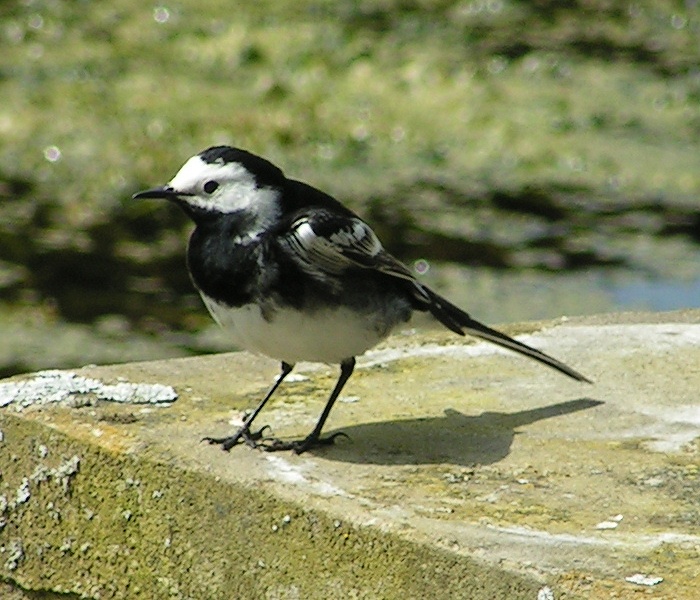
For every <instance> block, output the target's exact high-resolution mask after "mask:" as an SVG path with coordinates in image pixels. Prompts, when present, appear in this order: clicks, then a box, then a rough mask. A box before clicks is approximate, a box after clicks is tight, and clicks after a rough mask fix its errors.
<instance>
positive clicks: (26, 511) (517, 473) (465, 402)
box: [0, 312, 700, 600]
mask: <svg viewBox="0 0 700 600" xmlns="http://www.w3.org/2000/svg"><path fill="white" fill-rule="evenodd" d="M510 332H511V333H516V334H524V336H523V338H522V339H524V340H525V341H527V342H528V343H531V344H533V345H536V346H537V347H540V348H542V349H544V350H545V351H547V352H550V353H552V354H554V355H555V356H557V357H558V358H561V359H563V360H565V361H567V362H569V363H570V364H571V365H572V366H574V367H576V368H577V369H579V370H581V371H582V372H583V373H584V374H586V375H589V376H590V377H592V378H593V379H594V380H595V381H596V384H595V385H594V386H587V385H583V384H577V383H575V382H571V381H568V380H567V379H566V378H563V377H561V376H560V375H558V374H557V373H554V372H550V371H549V370H547V369H544V368H541V367H539V366H538V365H537V364H535V363H532V362H530V361H526V360H523V359H521V358H519V357H517V356H513V355H511V354H505V353H502V352H500V351H499V350H497V349H494V348H492V347H491V346H488V345H486V344H464V342H463V340H460V339H458V338H456V337H455V336H451V335H449V334H443V333H434V334H433V333H430V334H423V335H416V334H411V333H407V334H404V335H397V336H395V337H393V338H392V339H391V340H390V342H389V344H388V345H386V346H384V347H383V348H380V349H378V350H376V351H374V352H372V353H370V354H368V355H367V356H366V357H364V358H363V359H362V360H361V361H360V368H359V369H358V371H357V373H356V375H355V376H354V377H353V379H352V380H351V381H350V383H349V385H348V387H347V390H346V394H347V395H346V396H344V397H342V398H341V401H340V402H339V403H338V406H337V407H336V408H335V409H334V412H333V413H332V414H331V418H330V420H329V423H328V431H329V432H332V431H333V430H342V431H344V432H346V433H347V434H348V435H349V436H350V440H339V442H338V444H337V445H336V446H334V447H330V448H327V449H323V450H319V451H317V452H313V453H309V454H305V455H302V456H295V455H292V454H288V453H284V454H265V453H262V452H257V451H252V450H250V449H248V448H243V447H239V448H236V449H234V450H233V451H232V452H231V453H229V454H227V453H224V452H221V451H220V450H219V449H218V448H216V447H211V446H208V445H205V444H200V443H199V440H200V439H201V438H202V437H203V436H204V435H220V434H225V433H227V432H229V431H231V430H232V429H233V427H234V425H232V424H231V423H230V421H231V420H232V419H235V418H236V417H237V416H239V415H240V412H241V411H242V410H243V409H246V408H250V407H251V406H253V405H254V404H255V403H256V401H257V400H258V398H259V397H260V395H261V393H263V392H264V390H265V388H266V387H267V386H268V385H269V383H270V382H271V380H272V378H273V377H274V375H275V374H276V372H277V365H276V364H275V363H273V362H272V361H267V360H265V359H260V358H256V357H252V356H249V355H247V354H225V355H217V356H209V357H201V358H196V359H176V360H171V361H161V362H151V363H138V364H129V365H117V366H109V367H87V368H84V369H78V370H76V371H75V375H76V377H78V378H85V380H90V381H97V382H98V383H99V384H100V385H102V384H104V386H102V387H100V386H96V385H93V384H90V385H92V387H90V385H86V386H83V387H82V388H81V387H80V386H78V387H75V388H73V389H72V393H70V394H68V395H67V397H63V399H59V398H58V396H57V395H56V396H55V393H56V390H55V389H53V390H52V392H51V394H48V393H43V394H42V393H39V395H38V396H37V402H31V401H29V400H26V398H25V400H24V401H23V403H24V405H25V406H24V407H23V408H22V409H21V410H19V406H20V402H19V400H17V398H18V397H19V396H14V397H13V399H11V400H9V401H8V400H7V399H8V398H9V397H10V395H11V394H10V390H11V389H16V388H10V387H7V386H8V384H9V385H16V384H18V383H19V382H24V384H23V385H25V387H26V386H28V385H29V384H28V383H27V382H31V381H36V379H37V377H36V376H35V375H27V376H24V377H18V378H14V379H12V380H7V381H5V382H2V383H1V384H0V404H2V403H5V402H3V400H2V399H3V398H5V401H6V403H7V406H6V407H5V408H4V409H3V410H2V412H0V431H2V442H1V443H0V468H1V469H2V479H1V480H0V513H2V521H1V523H2V526H1V528H0V576H2V577H3V578H5V580H6V585H7V584H12V586H14V587H13V590H14V591H13V592H12V593H13V594H22V595H17V596H16V597H17V598H18V599H20V598H23V597H24V595H23V592H21V591H19V588H20V587H21V588H25V589H27V590H34V591H42V592H44V593H46V594H48V595H46V596H45V597H47V598H50V597H52V594H72V595H74V596H75V597H85V598H149V599H152V598H156V599H158V598H183V599H184V598H197V599H200V598H237V597H251V598H347V597H368V598H397V597H409V598H413V597H416V598H418V597H426V596H432V597H436V598H470V599H473V600H478V599H481V598H483V599H487V598H488V599H495V598H508V599H511V598H512V599H516V600H517V599H520V598H522V599H530V600H543V599H546V598H558V599H560V598H568V599H571V598H610V597H617V598H638V597H639V592H640V591H643V592H645V593H644V596H645V597H649V598H659V599H660V598H674V599H681V600H682V599H685V598H687V599H688V600H690V599H691V598H697V597H698V596H699V595H700V583H699V581H700V572H699V570H700V567H698V565H700V510H699V509H698V503H697V499H698V497H700V448H699V444H698V437H697V436H698V435H700V428H699V426H700V407H699V405H698V390H699V389H700V369H699V368H698V365H700V313H698V312H688V313H682V314H663V315H613V316H609V317H608V316H606V317H598V318H595V319H587V320H577V321H575V322H566V323H556V324H548V325H546V326H543V325H542V324H538V325H535V324H529V325H528V324H526V325H521V326H515V327H512V328H510ZM296 372H298V373H299V374H300V375H301V377H298V378H297V379H296V380H295V381H292V382H290V383H289V384H288V385H286V386H285V387H284V388H283V389H282V390H281V393H280V394H279V396H278V397H277V399H276V401H273V403H272V405H271V406H270V407H269V409H266V411H265V412H263V413H262V414H261V417H260V424H264V423H268V424H270V425H271V426H272V428H273V430H274V432H275V434H276V435H279V436H302V435H305V434H306V433H307V432H308V430H309V429H310V428H311V427H312V425H313V423H314V422H315V420H316V418H317V416H318V413H319V412H320V410H321V408H322V406H323V404H324V402H325V398H326V396H327V393H328V391H329V389H330V388H331V387H332V384H333V381H334V378H335V377H336V374H337V371H336V369H335V368H330V367H328V368H327V367H324V366H318V365H300V366H299V367H298V368H297V370H296ZM81 381H82V380H81ZM130 383H138V384H159V385H162V386H173V388H174V389H175V390H176V392H177V394H178V396H179V397H178V399H177V400H176V401H175V402H167V401H165V400H164V398H165V397H166V396H167V394H165V395H164V396H161V395H160V394H161V392H162V391H163V388H160V387H159V388H157V390H158V393H157V394H151V395H149V392H148V390H149V388H148V387H147V386H146V387H140V388H135V387H129V386H128V384H130ZM116 386H118V387H116ZM150 389H152V388H150ZM76 390H77V391H76ZM105 390H107V391H105ZM115 390H118V392H117V391H115ZM129 390H132V391H133V390H138V392H134V393H133V394H131V392H129ZM109 394H112V396H109ZM130 394H131V395H130ZM54 396H55V397H54ZM103 397H111V398H112V401H107V400H101V399H98V398H103ZM154 398H155V400H154ZM47 399H57V400H60V401H57V402H52V403H41V402H42V401H43V402H46V400H47ZM115 399H121V400H124V399H126V400H128V402H115V401H114V400H115ZM134 401H148V403H147V404H134V403H133V402H134ZM639 574H643V575H645V576H647V578H646V579H643V578H636V579H632V580H631V581H627V580H626V578H631V577H632V576H633V575H639ZM658 578H663V581H658ZM635 581H636V582H637V583H635ZM2 591H3V590H2V588H0V592H2ZM3 597H4V596H3ZM8 597H12V596H8ZM28 597H29V596H28ZM56 597H58V596H56ZM61 597H65V596H61ZM69 597H70V596H69Z"/></svg>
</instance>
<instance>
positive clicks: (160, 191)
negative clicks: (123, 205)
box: [131, 185, 192, 200]
mask: <svg viewBox="0 0 700 600" xmlns="http://www.w3.org/2000/svg"><path fill="white" fill-rule="evenodd" d="M191 195H192V194H187V193H185V192H178V191H176V190H174V189H173V188H171V187H169V186H167V185H164V186H161V187H157V188H153V189H151V190H144V191H143V192H138V193H136V194H134V195H133V196H132V197H131V198H132V199H133V200H142V199H145V198H161V199H163V200H177V199H178V198H179V197H181V196H191Z"/></svg>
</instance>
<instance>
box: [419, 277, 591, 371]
mask: <svg viewBox="0 0 700 600" xmlns="http://www.w3.org/2000/svg"><path fill="white" fill-rule="evenodd" d="M421 288H422V289H421V292H423V294H421V295H427V297H428V298H429V299H430V302H429V304H428V305H427V306H426V308H427V310H429V311H430V312H431V313H432V315H433V316H434V317H435V318H436V319H437V320H438V321H440V323H442V324H443V325H444V326H445V327H447V328H448V329H451V330H452V331H454V332H455V333H457V334H459V335H464V334H465V333H469V334H471V335H473V336H476V337H478V338H481V339H483V340H487V341H489V342H492V343H494V344H497V345H499V346H502V347H503V348H508V349H509V350H513V351H514V352H518V353H519V354H522V355H524V356H529V357H530V358H532V359H534V360H536V361H539V362H541V363H542V364H545V365H547V366H549V367H552V368H553V369H556V370H557V371H559V372H560V373H563V374H564V375H568V376H569V377H571V378H572V379H575V380H576V381H584V382H586V383H592V382H591V380H590V379H588V378H587V377H584V376H583V375H581V373H579V372H578V371H575V370H574V369H572V368H571V367H569V366H568V365H565V364H564V363H563V362H561V361H559V360H557V359H556V358H553V357H551V356H549V355H548V354H545V353H544V352H541V351H540V350H536V349H535V348H532V347H530V346H528V345H527V344H523V343H522V342H519V341H518V340H514V339H513V338H511V337H509V336H507V335H505V334H504V333H501V332H500V331H496V330H495V329H491V328H490V327H488V326H486V325H484V324H483V323H479V321H476V320H474V319H472V318H471V317H470V316H469V315H468V314H467V313H465V312H464V311H463V310H462V309H460V308H458V307H457V306H455V305H454V304H452V303H451V302H448V301H447V300H445V298H443V297H442V296H440V295H438V294H436V293H435V292H433V291H432V290H431V289H430V288H427V287H425V286H421Z"/></svg>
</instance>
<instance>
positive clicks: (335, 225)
mask: <svg viewBox="0 0 700 600" xmlns="http://www.w3.org/2000/svg"><path fill="white" fill-rule="evenodd" d="M281 242H282V246H283V247H284V248H285V249H286V250H287V251H288V253H289V254H291V256H292V257H293V259H294V260H295V261H296V262H297V264H299V265H300V266H301V267H302V268H303V269H304V270H305V271H306V272H308V273H310V274H311V275H314V274H319V275H321V276H333V275H339V274H340V273H342V272H343V271H345V270H347V269H350V268H357V267H360V268H365V269H374V270H376V271H380V272H382V273H385V274H386V275H389V276H391V277H398V278H400V279H405V280H407V281H410V282H411V283H413V284H416V285H418V286H419V287H420V288H422V286H420V284H418V282H417V281H416V280H415V279H414V277H413V275H412V274H411V272H410V271H409V270H408V268H407V267H406V266H405V265H403V264H402V263H401V262H399V261H398V260H397V259H395V258H394V257H393V256H391V254H389V253H388V252H387V251H386V250H384V247H383V246H382V243H381V242H380V241H379V238H378V237H377V235H376V234H375V233H374V231H372V228H371V227H370V226H369V225H367V223H365V222H364V221H363V220H362V219H360V218H359V217H355V216H350V215H341V214H338V213H335V212H330V211H327V210H323V209H316V210H313V211H308V212H305V213H303V214H301V215H298V216H297V217H296V218H295V219H294V221H293V222H292V224H291V227H290V228H289V230H288V231H287V232H286V233H285V235H284V236H282V239H281ZM426 299H427V296H426Z"/></svg>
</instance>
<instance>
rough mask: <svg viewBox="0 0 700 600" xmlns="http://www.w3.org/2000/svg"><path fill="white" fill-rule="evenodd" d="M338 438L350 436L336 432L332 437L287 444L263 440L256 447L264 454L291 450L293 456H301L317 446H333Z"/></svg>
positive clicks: (276, 439)
mask: <svg viewBox="0 0 700 600" xmlns="http://www.w3.org/2000/svg"><path fill="white" fill-rule="evenodd" d="M340 436H342V437H344V438H347V439H350V436H349V435H348V434H347V433H344V432H343V431H338V432H336V433H334V434H333V435H329V436H327V437H324V438H322V437H314V436H311V435H310V436H309V437H307V438H305V439H303V440H292V441H289V442H285V441H284V440H280V439H278V438H264V439H263V443H260V444H258V446H257V447H258V448H260V449H261V450H264V451H265V452H281V451H283V450H292V451H293V452H294V453H295V454H302V453H303V452H306V451H307V450H311V449H312V448H316V447H317V446H331V445H333V444H335V439H336V438H337V437H340Z"/></svg>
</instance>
